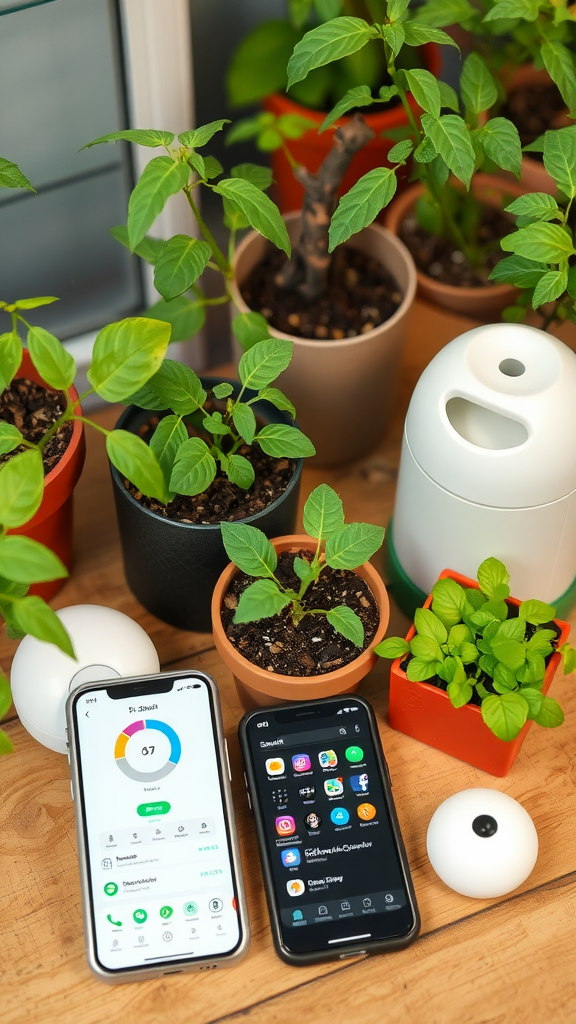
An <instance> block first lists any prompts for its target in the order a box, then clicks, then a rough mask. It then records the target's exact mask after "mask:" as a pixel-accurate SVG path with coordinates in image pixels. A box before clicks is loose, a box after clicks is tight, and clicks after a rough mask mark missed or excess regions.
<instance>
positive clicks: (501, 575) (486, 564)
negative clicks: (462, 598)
mask: <svg viewBox="0 0 576 1024" xmlns="http://www.w3.org/2000/svg"><path fill="white" fill-rule="evenodd" d="M477 577H478V583H479V584H480V590H481V591H482V592H483V593H484V594H486V596H487V597H493V596H494V591H495V590H496V588H497V587H499V586H501V585H502V584H503V583H508V580H509V579H510V574H509V573H508V571H507V569H506V566H505V565H504V564H503V563H502V562H500V561H498V559H497V558H486V559H485V560H484V561H483V562H482V565H481V566H480V568H479V569H478V573H477Z"/></svg>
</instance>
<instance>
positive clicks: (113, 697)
mask: <svg viewBox="0 0 576 1024" xmlns="http://www.w3.org/2000/svg"><path fill="white" fill-rule="evenodd" d="M66 717H67V729H68V744H69V760H70V768H71V774H72V779H71V788H72V797H73V799H74V801H75V813H76V830H77V835H78V855H79V862H80V880H81V889H82V906H83V914H84V927H85V933H86V944H87V957H88V963H89V964H90V967H91V968H92V970H93V971H94V973H95V974H96V975H97V976H98V977H99V978H101V979H102V980H104V981H108V982H123V981H136V980H140V979H142V978H150V977H156V976H158V975H161V974H177V973H179V972H181V971H193V970H214V968H217V967H225V966H228V965H230V964H234V963H236V962H237V961H238V960H239V958H240V957H241V956H242V955H243V954H244V953H245V951H246V949H247V947H248V943H249V927H248V917H247V913H246V903H245V897H244V889H243V883H242V873H241V867H240V858H239V854H238V842H237V837H236V830H235V825H234V815H233V810H232V801H231V794H230V769H229V764H228V752H227V749H226V741H225V739H224V736H223V732H222V721H221V715H220V703H219V698H218V690H217V687H216V684H215V682H214V680H213V679H211V678H210V676H208V675H205V674H204V673H202V672H197V671H195V670H194V671H184V672H169V673H163V674H159V675H153V676H141V677H138V678H133V679H118V680H114V681H108V682H107V681H104V682H97V683H93V682H87V683H84V684H82V685H80V686H78V687H77V688H76V689H75V690H74V691H73V692H72V693H71V694H70V697H69V698H68V701H67V704H66Z"/></svg>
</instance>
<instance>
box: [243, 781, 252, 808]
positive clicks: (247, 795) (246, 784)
mask: <svg viewBox="0 0 576 1024" xmlns="http://www.w3.org/2000/svg"><path fill="white" fill-rule="evenodd" d="M244 785H245V786H246V799H247V801H248V807H249V808H250V810H252V801H251V799H250V791H249V789H248V779H247V778H246V772H244Z"/></svg>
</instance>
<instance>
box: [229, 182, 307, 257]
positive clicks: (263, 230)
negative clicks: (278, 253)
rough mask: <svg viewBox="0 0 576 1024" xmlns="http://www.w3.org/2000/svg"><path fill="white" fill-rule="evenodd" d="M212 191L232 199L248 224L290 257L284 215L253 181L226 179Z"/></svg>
mask: <svg viewBox="0 0 576 1024" xmlns="http://www.w3.org/2000/svg"><path fill="white" fill-rule="evenodd" d="M212 189H213V191H214V192H217V193H218V195H221V196H224V198H226V199H230V200H231V201H232V202H233V203H234V204H235V205H236V206H238V208H239V209H240V211H241V212H242V213H243V214H244V216H245V217H246V219H247V221H248V223H249V224H250V226H251V227H253V228H254V230H255V231H258V232H259V233H260V234H261V235H263V236H264V238H268V239H269V241H270V242H273V244H274V245H275V246H277V247H278V249H283V250H284V252H285V253H286V255H287V256H289V255H290V239H289V238H288V232H287V230H286V225H285V223H284V221H283V219H282V214H281V213H280V210H279V209H278V207H277V206H276V204H275V203H273V202H272V200H271V199H269V198H268V196H267V195H266V194H265V193H264V192H261V191H260V189H259V188H258V187H257V186H256V185H254V184H253V183H252V182H251V181H246V180H245V179H244V178H224V180H223V181H219V182H218V184H217V185H213V186H212Z"/></svg>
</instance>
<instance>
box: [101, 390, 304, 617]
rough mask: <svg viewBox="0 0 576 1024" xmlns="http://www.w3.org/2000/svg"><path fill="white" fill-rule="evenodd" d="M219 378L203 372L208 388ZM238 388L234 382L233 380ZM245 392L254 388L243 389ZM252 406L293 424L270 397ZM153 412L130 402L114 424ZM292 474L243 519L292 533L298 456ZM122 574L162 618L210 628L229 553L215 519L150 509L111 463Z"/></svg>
mask: <svg viewBox="0 0 576 1024" xmlns="http://www.w3.org/2000/svg"><path fill="white" fill-rule="evenodd" d="M224 379H225V378H222V377H218V378H217V377H203V378H202V384H203V386H204V388H206V389H208V388H211V387H214V385H215V384H218V383H221V382H222V381H223V380H224ZM229 383H230V384H232V385H234V386H235V389H236V393H237V391H238V388H239V384H238V381H234V380H231V381H230V382H229ZM246 394H247V396H248V397H252V396H253V392H252V393H250V394H249V393H248V392H246ZM252 408H253V409H254V412H255V413H256V416H258V417H259V418H261V419H262V420H264V421H265V422H266V423H292V420H291V418H290V417H289V416H288V414H287V413H284V412H280V411H279V410H278V409H276V408H275V407H274V406H273V405H271V404H270V402H256V403H255V404H254V405H253V406H252ZM150 415H151V413H150V412H149V411H147V410H144V409H140V408H138V406H135V405H132V406H130V407H129V408H128V409H126V410H125V412H124V413H123V414H122V416H121V417H120V419H119V420H118V423H117V424H116V426H117V428H119V429H122V430H131V431H132V432H133V433H136V432H137V431H138V429H139V427H141V426H142V424H144V423H145V422H146V421H147V420H148V419H149V417H150ZM295 462H296V467H295V470H294V475H293V477H292V479H291V480H290V483H289V484H288V486H287V488H286V490H285V491H284V492H283V494H281V495H280V497H279V498H277V499H276V501H274V502H272V504H270V505H268V506H267V507H266V508H265V509H263V510H262V511H261V512H258V513H256V515H253V516H248V517H247V518H246V519H243V520H242V522H244V523H250V525H251V526H257V527H258V529H259V530H262V531H263V532H264V533H265V534H266V536H267V537H280V536H283V535H284V534H288V533H294V526H295V523H296V512H297V508H298V495H299V492H300V476H301V473H302V459H296V460H295ZM110 470H111V474H112V484H113V489H114V499H115V502H116V512H117V515H118V525H119V527H120V539H121V542H122V555H123V559H124V573H125V576H126V580H127V582H128V586H129V587H130V590H131V591H132V593H133V594H134V595H135V597H137V598H138V600H139V601H140V602H141V604H143V605H144V607H145V608H147V610H148V611H149V612H152V614H153V615H156V616H157V618H159V619H162V621H163V622H168V623H169V624H170V625H171V626H178V627H179V628H180V629H191V630H195V631H197V632H209V631H210V630H211V628H212V625H211V618H210V602H211V599H212V591H213V590H214V586H215V584H216V581H217V579H218V577H219V576H220V573H221V572H222V570H223V569H224V568H225V567H226V566H227V565H228V562H229V561H230V559H229V558H228V556H227V554H226V552H225V550H224V545H223V544H222V537H221V533H220V525H219V524H218V523H214V524H209V525H203V524H199V523H198V524H197V523H180V522H174V521H172V520H170V519H164V517H163V516H159V515H157V514H156V513H155V512H151V511H150V509H148V508H146V507H145V506H144V505H142V504H140V502H138V501H136V499H135V498H133V497H132V495H131V494H129V492H128V491H127V490H126V488H125V487H124V483H123V479H122V477H121V476H120V474H119V473H118V471H117V470H116V469H115V468H114V466H112V465H111V466H110Z"/></svg>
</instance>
